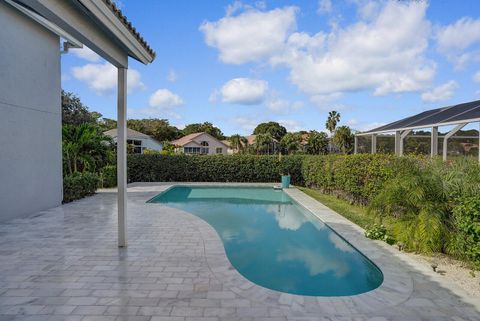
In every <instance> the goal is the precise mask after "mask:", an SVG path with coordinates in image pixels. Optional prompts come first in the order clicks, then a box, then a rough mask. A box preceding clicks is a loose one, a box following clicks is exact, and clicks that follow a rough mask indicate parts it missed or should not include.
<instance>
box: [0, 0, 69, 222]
mask: <svg viewBox="0 0 480 321" xmlns="http://www.w3.org/2000/svg"><path fill="white" fill-rule="evenodd" d="M60 106H61V101H60V46H59V38H58V37H57V36H55V35H54V34H52V33H50V32H49V31H47V30H46V29H44V28H43V27H41V26H39V25H38V24H36V23H35V22H33V21H31V20H30V19H29V18H27V17H25V16H23V15H22V14H20V13H19V12H17V11H16V10H15V9H13V8H12V7H10V6H9V5H8V4H6V3H5V2H3V1H0V221H5V220H8V219H11V218H16V217H21V216H24V215H27V214H30V213H34V212H36V211H40V210H43V209H47V208H51V207H54V206H57V205H59V204H60V203H61V201H62V154H61V108H60Z"/></svg>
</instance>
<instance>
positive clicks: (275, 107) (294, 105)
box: [265, 90, 304, 113]
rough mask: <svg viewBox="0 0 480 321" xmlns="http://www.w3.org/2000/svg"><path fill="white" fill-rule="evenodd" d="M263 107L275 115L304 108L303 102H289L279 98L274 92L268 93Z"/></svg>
mask: <svg viewBox="0 0 480 321" xmlns="http://www.w3.org/2000/svg"><path fill="white" fill-rule="evenodd" d="M265 106H267V108H268V109H269V110H271V111H273V112H275V113H283V112H287V111H290V110H298V109H301V108H302V107H303V106H304V103H303V101H293V102H292V101H289V100H287V99H283V98H281V97H280V95H279V93H278V92H277V91H275V90H272V91H271V92H270V95H269V97H268V99H267V100H266V101H265Z"/></svg>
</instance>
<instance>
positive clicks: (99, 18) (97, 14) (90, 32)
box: [15, 0, 155, 68]
mask: <svg viewBox="0 0 480 321" xmlns="http://www.w3.org/2000/svg"><path fill="white" fill-rule="evenodd" d="M15 2H17V3H19V4H22V5H23V6H25V7H27V8H29V9H31V10H33V11H34V12H35V13H37V14H39V15H41V16H42V17H43V18H45V19H46V20H48V21H50V22H51V23H52V24H54V25H56V26H58V28H60V29H61V30H64V31H65V32H66V33H67V34H69V35H71V36H72V37H73V38H75V39H77V40H78V41H80V42H81V43H82V44H84V45H86V46H87V47H89V48H90V49H92V50H93V51H94V52H96V53H97V54H99V55H100V56H102V57H103V58H104V59H106V60H107V61H109V62H110V63H111V64H113V65H115V66H116V67H122V68H128V57H129V56H130V57H132V58H134V59H136V60H138V61H140V62H142V63H144V64H148V63H151V62H152V61H153V60H154V59H155V53H154V52H153V50H151V49H150V48H149V47H148V45H146V42H145V41H144V40H143V38H141V37H140V36H139V34H138V33H137V32H136V31H134V29H133V27H132V26H131V24H130V23H129V22H128V21H127V20H126V18H125V17H124V16H122V17H123V18H122V19H121V18H120V17H119V16H118V15H121V14H119V13H117V14H116V13H114V12H113V11H112V9H111V7H109V5H108V4H107V3H106V2H107V0H15ZM108 2H109V1H108Z"/></svg>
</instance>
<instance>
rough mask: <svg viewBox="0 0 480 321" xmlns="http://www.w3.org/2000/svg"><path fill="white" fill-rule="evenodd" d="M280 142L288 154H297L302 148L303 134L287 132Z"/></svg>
mask: <svg viewBox="0 0 480 321" xmlns="http://www.w3.org/2000/svg"><path fill="white" fill-rule="evenodd" d="M280 144H281V145H282V147H283V148H284V149H285V150H286V151H287V153H288V154H295V153H296V152H298V151H299V150H301V149H302V134H300V133H287V134H286V135H285V136H283V138H282V140H281V141H280Z"/></svg>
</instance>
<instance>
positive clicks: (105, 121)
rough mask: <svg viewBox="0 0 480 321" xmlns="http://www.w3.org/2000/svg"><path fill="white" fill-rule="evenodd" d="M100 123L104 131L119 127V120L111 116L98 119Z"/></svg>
mask: <svg viewBox="0 0 480 321" xmlns="http://www.w3.org/2000/svg"><path fill="white" fill-rule="evenodd" d="M98 125H99V126H100V128H101V129H102V131H107V130H110V129H114V128H117V121H116V120H114V119H110V118H102V119H99V120H98Z"/></svg>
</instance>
